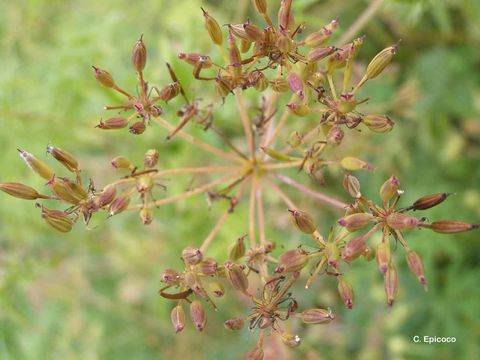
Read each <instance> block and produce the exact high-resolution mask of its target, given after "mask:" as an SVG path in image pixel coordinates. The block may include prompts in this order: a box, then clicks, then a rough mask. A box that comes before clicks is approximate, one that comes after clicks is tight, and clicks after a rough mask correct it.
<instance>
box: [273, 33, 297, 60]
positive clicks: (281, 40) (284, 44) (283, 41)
mask: <svg viewBox="0 0 480 360" xmlns="http://www.w3.org/2000/svg"><path fill="white" fill-rule="evenodd" d="M275 46H276V47H277V49H278V50H279V51H280V52H281V53H282V54H285V55H286V54H288V53H290V52H291V51H292V50H293V46H294V43H293V41H292V39H291V38H290V37H289V36H288V35H287V33H285V32H279V33H278V34H277V41H276V42H275Z"/></svg>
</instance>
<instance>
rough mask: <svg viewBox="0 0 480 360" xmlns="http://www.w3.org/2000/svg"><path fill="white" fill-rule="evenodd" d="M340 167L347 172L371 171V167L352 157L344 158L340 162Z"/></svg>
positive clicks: (372, 168)
mask: <svg viewBox="0 0 480 360" xmlns="http://www.w3.org/2000/svg"><path fill="white" fill-rule="evenodd" d="M340 165H341V166H342V167H343V168H344V169H345V170H348V171H357V170H367V171H373V170H374V167H373V165H371V164H369V163H367V162H365V161H363V160H360V159H358V158H356V157H353V156H347V157H344V158H343V159H342V160H340Z"/></svg>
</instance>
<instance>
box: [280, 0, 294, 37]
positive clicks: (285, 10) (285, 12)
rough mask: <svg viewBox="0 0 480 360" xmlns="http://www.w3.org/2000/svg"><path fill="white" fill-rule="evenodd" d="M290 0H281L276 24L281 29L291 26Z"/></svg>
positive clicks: (292, 21) (292, 22)
mask: <svg viewBox="0 0 480 360" xmlns="http://www.w3.org/2000/svg"><path fill="white" fill-rule="evenodd" d="M293 24H294V19H293V13H292V0H282V2H281V4H280V9H279V11H278V26H279V27H280V28H281V29H283V30H290V29H291V28H292V27H293Z"/></svg>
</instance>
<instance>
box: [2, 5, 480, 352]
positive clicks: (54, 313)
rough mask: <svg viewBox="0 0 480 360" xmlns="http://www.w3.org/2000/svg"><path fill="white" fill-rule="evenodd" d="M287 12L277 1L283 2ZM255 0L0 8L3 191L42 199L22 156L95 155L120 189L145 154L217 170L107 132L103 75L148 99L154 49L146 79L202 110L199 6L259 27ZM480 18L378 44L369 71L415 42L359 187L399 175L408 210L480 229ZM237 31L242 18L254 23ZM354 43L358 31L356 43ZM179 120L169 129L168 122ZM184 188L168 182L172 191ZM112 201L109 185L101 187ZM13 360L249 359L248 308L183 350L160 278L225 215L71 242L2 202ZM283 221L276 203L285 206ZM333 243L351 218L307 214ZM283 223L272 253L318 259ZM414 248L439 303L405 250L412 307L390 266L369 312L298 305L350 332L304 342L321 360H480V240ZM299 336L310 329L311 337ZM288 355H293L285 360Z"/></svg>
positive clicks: (389, 89) (388, 94) (154, 138)
mask: <svg viewBox="0 0 480 360" xmlns="http://www.w3.org/2000/svg"><path fill="white" fill-rule="evenodd" d="M272 2H278V1H272ZM249 3H250V2H249V1H240V0H239V1H236V2H230V1H228V2H226V1H206V0H205V1H200V0H182V1H167V0H156V1H151V0H140V1H126V0H122V1H92V0H85V1H64V0H30V1H28V0H23V1H22V0H20V1H13V2H7V1H2V2H0V43H1V46H0V59H1V64H2V65H1V69H0V109H1V111H0V129H1V131H0V144H1V151H2V157H1V159H0V181H21V182H24V183H27V184H30V185H35V186H37V187H40V186H41V185H42V181H40V180H38V179H37V178H35V177H34V176H33V175H32V173H31V172H30V171H29V170H28V169H27V168H26V167H25V166H23V164H22V162H21V160H20V159H19V158H18V155H17V150H16V149H17V148H25V149H27V150H28V151H30V152H32V153H36V154H41V153H42V152H44V149H45V146H46V145H47V143H49V142H51V143H53V144H55V145H56V146H59V147H61V148H65V149H67V150H69V151H70V152H72V153H74V154H76V155H78V157H79V161H80V163H81V164H82V167H83V169H84V172H85V173H86V174H88V175H89V176H91V177H93V178H95V179H105V181H107V179H109V180H110V179H113V177H114V176H115V174H114V173H113V172H111V171H107V170H108V162H109V159H111V158H112V157H114V156H116V155H129V156H130V157H131V158H132V159H136V160H137V161H138V162H141V161H142V154H143V153H144V152H145V150H146V149H149V148H158V149H159V150H160V154H161V157H160V163H161V165H162V166H164V167H165V168H168V167H171V166H172V165H178V164H192V163H194V164H197V165H198V164H200V163H201V160H202V159H203V157H202V156H201V154H200V155H198V154H197V152H196V151H195V152H192V149H191V148H190V147H189V146H183V145H182V144H181V143H180V142H172V143H168V144H165V143H164V141H163V139H164V136H165V132H164V130H162V129H160V128H154V129H149V131H147V132H146V133H145V134H144V135H143V136H141V137H133V136H132V135H130V134H128V133H127V132H126V131H121V132H118V133H108V134H105V133H103V132H100V131H98V130H95V129H94V128H93V126H94V125H95V124H96V123H98V120H99V118H100V116H105V113H104V112H102V110H101V109H102V107H103V105H104V104H106V103H114V102H115V100H116V97H115V96H112V95H111V94H110V93H109V92H108V91H105V90H104V89H102V88H100V87H99V86H98V85H97V84H96V83H95V81H94V79H93V76H91V68H90V65H92V64H95V65H98V66H101V67H103V68H107V69H108V70H109V71H110V72H111V73H112V74H114V75H115V78H116V80H117V81H118V82H119V83H121V84H129V85H130V86H133V84H134V81H135V78H134V74H133V72H132V71H131V70H130V63H129V61H130V58H129V56H130V46H131V45H132V44H133V42H134V41H135V40H136V39H137V38H138V36H139V34H141V33H143V34H144V36H145V40H146V43H147V46H148V48H149V54H150V55H149V60H148V68H147V73H148V77H149V79H152V80H154V81H156V82H158V84H164V83H165V82H167V81H168V74H167V72H166V69H165V66H164V62H165V61H169V62H171V63H172V64H173V66H174V67H175V69H176V70H177V72H178V74H179V76H180V78H181V79H182V81H183V82H184V84H185V85H186V87H187V88H188V89H190V90H191V91H193V92H194V94H195V96H198V97H202V96H204V94H203V93H202V91H205V90H204V89H205V86H204V84H195V83H194V82H192V76H191V68H190V67H188V66H187V65H184V64H182V63H180V62H179V61H177V60H176V53H178V52H179V51H182V50H184V51H185V50H187V51H212V52H213V51H215V49H212V47H211V45H210V43H209V39H208V36H207V35H206V33H205V32H204V28H203V19H202V16H201V12H200V6H204V7H206V8H208V9H209V11H210V12H211V13H212V14H213V15H214V16H215V17H216V18H217V19H218V20H219V22H220V23H222V24H223V23H227V22H231V21H233V20H235V19H234V18H233V17H237V16H239V15H240V14H242V13H243V14H245V16H244V18H245V17H247V16H256V15H254V13H253V12H248V13H245V11H246V10H245V9H246V8H247V5H249ZM294 3H295V11H296V15H297V18H298V19H300V20H305V21H306V22H307V24H308V29H307V30H308V31H309V30H314V29H316V28H318V27H320V26H322V25H323V24H325V23H327V22H328V21H330V20H331V19H333V18H337V17H338V18H339V21H340V24H341V30H345V29H346V28H348V26H349V24H351V23H352V22H354V21H355V19H356V18H357V17H358V16H359V14H360V13H362V11H363V10H364V9H365V8H366V6H367V5H368V1H361V0H351V1H333V0H331V1H329V0H325V1H321V0H302V1H300V0H298V1H294ZM479 18H480V2H478V1H477V0H450V1H447V0H439V1H437V0H421V1H415V0H401V1H400V0H387V1H385V5H384V6H383V7H382V9H381V10H380V11H379V12H378V14H377V15H376V16H374V17H373V19H372V20H371V21H370V22H369V23H368V24H367V25H366V26H365V27H364V28H363V29H362V31H361V33H363V34H365V35H366V36H367V37H366V42H365V46H364V47H363V48H362V51H361V53H360V55H359V59H360V60H361V61H363V63H366V62H368V60H369V59H370V58H371V57H372V56H373V55H374V54H375V53H376V52H377V51H378V50H380V49H382V48H384V47H385V46H388V45H391V44H392V43H395V42H397V41H398V39H400V38H401V39H402V42H401V46H400V50H399V53H398V56H397V57H396V58H395V61H394V66H393V67H392V68H391V69H390V70H389V72H388V74H387V75H386V76H383V77H382V78H381V79H379V80H378V81H377V80H376V81H374V82H373V81H372V83H371V84H368V86H365V89H362V91H364V92H365V93H368V96H369V97H370V98H371V101H370V104H369V107H370V108H371V109H376V110H378V111H380V112H385V111H386V112H388V113H389V114H390V115H391V116H392V118H393V119H395V121H396V127H395V128H394V131H393V132H392V133H389V134H387V135H385V136H377V135H370V134H364V136H363V137H359V139H360V140H359V142H358V143H356V144H355V145H354V149H358V151H361V152H362V153H364V154H367V158H368V160H369V161H370V162H372V163H373V164H375V165H376V166H377V170H376V171H375V172H374V173H369V174H362V175H361V176H360V178H361V180H362V182H363V183H365V184H366V185H364V188H365V189H364V190H365V191H366V192H367V193H368V194H369V195H372V196H373V197H374V196H376V194H377V190H378V188H379V186H380V185H381V183H382V182H383V181H384V180H385V179H386V177H388V176H389V175H391V174H396V175H397V176H399V178H400V180H401V182H402V184H403V187H404V188H405V189H406V190H407V191H406V194H405V203H408V202H409V201H412V200H415V199H416V198H418V197H419V196H421V195H423V194H427V193H434V192H442V191H447V192H451V193H455V194H456V195H455V196H452V197H451V198H449V199H448V200H447V202H446V204H445V205H442V206H441V207H438V208H435V209H432V211H430V212H429V216H431V218H432V219H441V218H457V219H463V220H465V221H469V222H476V223H478V222H479V219H480V206H479V205H480V185H479V184H480V166H479V164H480V120H479V111H480V72H479V69H480V22H479V21H478V19H479ZM237 20H238V18H237ZM340 34H341V32H340ZM169 115H170V116H174V114H167V115H166V116H167V117H168V116H169ZM217 116H218V119H216V121H218V122H219V123H220V124H222V126H225V127H228V128H229V129H230V131H231V133H232V136H235V134H236V132H239V131H240V129H241V127H240V126H239V120H238V119H237V118H236V116H235V109H234V107H233V101H232V100H231V99H230V100H227V102H226V104H225V106H224V111H222V112H221V114H219V115H217ZM166 181H167V183H168V180H166ZM328 182H329V184H330V187H331V189H328V191H329V192H330V193H333V194H337V195H336V196H338V197H343V198H344V199H346V197H345V196H344V195H343V193H342V190H341V187H340V186H339V184H338V183H339V174H330V175H329V176H328ZM101 185H103V184H101ZM0 195H1V196H0V358H1V359H82V360H83V359H116V360H121V359H177V358H185V359H187V358H188V359H217V358H218V359H236V358H238V355H239V354H240V353H243V352H244V351H245V350H246V349H248V348H249V347H250V346H251V344H252V342H253V340H254V339H253V337H251V336H250V334H249V332H248V330H245V331H242V332H240V333H235V334H232V333H227V332H226V331H223V328H222V325H221V324H222V322H223V321H224V320H225V319H227V318H229V317H232V316H235V315H238V314H242V313H245V309H243V307H242V304H241V303H240V302H237V303H236V302H234V301H228V300H221V301H220V302H219V307H220V311H218V312H217V313H213V312H209V325H210V326H207V329H206V330H205V331H204V333H202V334H201V335H198V334H197V333H195V332H194V330H193V327H192V326H188V329H186V330H185V331H184V332H183V333H182V334H179V335H177V336H175V335H174V334H173V331H172V329H171V325H170V321H169V311H170V306H171V304H170V303H169V302H167V301H164V300H162V299H160V298H159V297H158V296H157V294H156V293H157V290H158V288H159V287H160V283H159V273H160V271H161V270H162V269H163V268H165V267H177V268H178V267H179V265H180V260H179V253H180V251H181V249H182V248H183V247H184V246H186V245H190V244H198V243H199V242H200V241H201V240H202V237H203V236H204V235H206V234H207V233H208V231H209V229H210V227H211V226H212V224H213V223H214V221H215V219H216V217H217V216H218V214H220V211H221V209H216V208H215V207H214V208H213V209H212V210H211V211H209V210H208V209H207V207H206V204H205V202H204V201H203V200H202V199H201V198H200V199H199V198H192V199H190V200H188V201H184V202H181V203H178V204H175V205H173V206H168V207H165V208H161V209H159V210H156V216H155V218H156V219H155V221H154V224H152V225H151V226H149V227H143V226H142V225H141V224H140V222H139V221H138V219H137V215H135V214H123V215H121V216H118V217H114V218H112V219H111V220H109V221H108V222H101V221H99V222H98V224H96V225H98V226H97V227H96V228H94V229H91V230H86V229H85V228H84V227H82V226H77V227H76V228H75V230H74V231H72V232H71V233H69V234H67V235H62V234H59V233H56V232H53V230H50V229H49V228H47V226H46V225H45V224H44V223H43V222H42V220H41V219H40V216H39V212H38V210H37V209H35V208H34V206H33V204H32V203H31V202H27V201H19V200H17V199H13V198H10V197H8V196H6V195H4V194H0ZM269 200H271V202H272V203H273V204H275V202H276V199H273V198H272V199H269ZM304 205H305V206H306V207H308V208H310V209H312V208H313V209H316V210H315V213H314V214H315V217H316V218H317V219H318V221H319V222H320V223H321V229H323V232H324V233H326V231H327V229H328V226H330V224H332V221H334V216H333V215H334V214H332V213H330V212H329V211H327V210H325V208H324V207H323V206H315V204H314V203H313V201H306V203H305V204H304ZM270 209H271V210H269V212H267V222H268V224H269V226H268V228H269V232H268V236H269V238H272V239H274V240H276V241H277V242H278V243H279V244H282V243H287V242H288V243H289V244H297V243H301V242H303V243H308V240H307V239H305V238H303V237H302V236H301V235H299V234H298V233H297V232H296V231H295V230H294V229H289V228H288V229H285V228H284V227H285V225H284V224H285V221H284V220H285V218H286V215H285V214H284V208H283V205H282V206H272V207H271V208H270ZM245 227H246V221H245V209H242V208H240V209H239V214H238V216H235V217H232V218H231V219H230V220H229V221H228V222H227V226H226V227H225V228H224V229H223V230H222V231H221V232H220V236H219V239H217V241H216V243H215V245H214V246H213V247H212V248H211V249H210V251H211V253H212V255H218V256H220V257H222V256H224V249H225V247H226V244H228V243H230V242H231V241H232V240H233V239H235V238H236V237H237V236H239V235H241V234H243V233H244V232H245ZM408 241H409V244H410V245H411V247H412V248H413V249H414V250H416V251H417V252H418V253H419V254H420V255H421V257H422V259H423V260H424V263H425V268H426V275H427V278H428V280H429V291H428V292H427V293H425V292H423V290H422V288H421V286H420V285H418V283H417V282H416V280H415V279H414V277H413V276H412V275H411V274H410V273H409V271H408V268H407V266H406V264H405V261H404V258H403V257H404V253H403V250H402V249H400V246H399V249H398V250H399V251H397V252H396V256H397V263H398V264H399V265H400V293H399V297H398V301H397V303H396V304H395V306H394V307H393V309H392V310H391V311H388V310H387V308H386V306H385V304H384V294H383V283H382V279H381V277H380V275H379V274H378V271H377V270H376V267H375V265H374V264H373V263H364V264H360V263H355V264H354V265H353V268H352V269H351V270H350V272H349V274H348V280H349V281H350V282H351V283H352V284H353V286H354V289H355V292H356V304H355V306H354V309H353V310H351V311H347V310H345V309H344V308H343V306H342V304H341V301H340V300H339V298H338V295H337V293H336V289H335V281H334V280H332V279H327V280H321V281H317V282H316V284H315V286H314V287H312V288H311V289H309V290H308V291H305V290H302V289H300V288H299V289H298V294H299V295H298V300H299V302H300V303H301V304H302V305H304V306H305V307H309V306H324V307H326V306H331V307H332V308H333V309H334V311H335V312H336V313H337V320H336V321H335V322H334V323H333V324H331V325H329V326H324V327H321V328H318V327H313V328H312V327H310V328H304V329H303V330H301V331H302V334H303V345H302V346H301V347H299V348H298V349H296V350H295V352H294V353H293V354H294V355H290V356H293V357H297V358H305V359H344V358H358V359H368V360H370V359H384V358H388V359H427V358H433V357H435V358H436V359H453V358H455V359H478V358H480V316H479V309H480V288H479V286H478V284H479V281H480V275H479V271H480V268H479V265H478V264H479V263H480V255H479V254H480V251H479V249H480V239H479V236H478V232H477V233H475V232H472V233H467V234H461V235H453V236H442V235H439V234H433V233H430V232H427V231H416V232H414V233H412V234H410V236H409V237H408ZM299 326H300V325H299ZM414 335H419V336H423V335H436V336H455V337H456V339H457V342H456V343H455V344H432V345H428V344H415V343H413V341H412V337H413V336H414ZM282 351H283V350H282V348H280V349H279V353H282Z"/></svg>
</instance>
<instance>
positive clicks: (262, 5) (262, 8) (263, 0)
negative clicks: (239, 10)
mask: <svg viewBox="0 0 480 360" xmlns="http://www.w3.org/2000/svg"><path fill="white" fill-rule="evenodd" d="M253 3H254V4H255V8H256V9H257V11H258V12H259V13H260V14H262V15H263V14H266V13H267V0H253Z"/></svg>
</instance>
